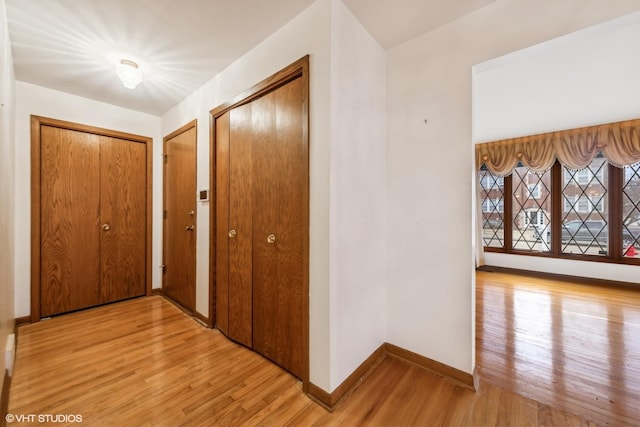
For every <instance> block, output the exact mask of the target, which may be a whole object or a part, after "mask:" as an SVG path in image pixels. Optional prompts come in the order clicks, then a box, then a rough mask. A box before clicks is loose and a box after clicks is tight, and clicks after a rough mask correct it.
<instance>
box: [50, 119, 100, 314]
mask: <svg viewBox="0 0 640 427" xmlns="http://www.w3.org/2000/svg"><path fill="white" fill-rule="evenodd" d="M41 141H42V143H41V146H42V149H41V154H40V156H41V183H40V185H41V188H42V191H41V194H42V195H41V215H40V222H41V241H40V247H41V249H40V250H41V261H40V262H41V264H40V265H41V267H40V284H41V285H40V292H41V316H42V317H47V316H51V315H52V314H57V313H64V312H67V311H73V310H77V309H80V308H85V307H91V306H94V305H97V304H99V303H100V232H101V231H100V136H97V135H93V134H88V133H84V132H77V131H73V130H68V129H61V128H57V127H51V126H42V128H41Z"/></svg>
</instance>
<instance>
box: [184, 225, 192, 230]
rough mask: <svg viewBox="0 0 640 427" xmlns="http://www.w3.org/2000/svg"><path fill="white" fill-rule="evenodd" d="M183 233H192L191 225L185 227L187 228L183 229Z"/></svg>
mask: <svg viewBox="0 0 640 427" xmlns="http://www.w3.org/2000/svg"><path fill="white" fill-rule="evenodd" d="M184 231H193V225H187V226H186V227H185V228H184Z"/></svg>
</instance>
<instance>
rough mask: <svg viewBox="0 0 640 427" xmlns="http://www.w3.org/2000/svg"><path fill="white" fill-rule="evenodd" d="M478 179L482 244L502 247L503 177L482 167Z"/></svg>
mask: <svg viewBox="0 0 640 427" xmlns="http://www.w3.org/2000/svg"><path fill="white" fill-rule="evenodd" d="M479 181H480V189H481V192H480V203H481V204H482V239H483V241H484V245H485V246H486V247H491V248H504V178H503V177H501V176H498V177H497V176H494V175H492V174H491V172H489V171H488V170H487V169H486V168H483V169H481V170H480V172H479Z"/></svg>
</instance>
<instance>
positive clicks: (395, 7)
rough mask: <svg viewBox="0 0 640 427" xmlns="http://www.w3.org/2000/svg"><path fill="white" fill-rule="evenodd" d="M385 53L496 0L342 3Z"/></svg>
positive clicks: (353, 0)
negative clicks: (385, 50)
mask: <svg viewBox="0 0 640 427" xmlns="http://www.w3.org/2000/svg"><path fill="white" fill-rule="evenodd" d="M343 1H344V3H345V4H346V5H347V7H348V8H349V9H350V10H351V12H352V13H353V14H354V15H355V16H356V17H357V18H358V20H360V22H361V23H362V25H363V26H364V27H365V28H366V29H367V30H368V31H369V33H370V34H371V35H372V36H373V37H374V38H375V39H376V40H377V41H378V43H380V45H381V46H382V47H384V48H385V49H390V48H393V47H395V46H397V45H399V44H400V43H403V42H405V41H407V40H411V39H413V38H416V37H417V36H419V35H421V34H424V33H426V32H427V31H430V30H433V29H434V28H437V27H439V26H441V25H444V24H446V23H448V22H451V21H454V20H456V19H457V18H459V17H461V16H464V15H467V14H469V13H471V12H473V11H474V10H476V9H479V8H481V7H483V6H486V5H488V4H489V3H492V2H494V1H495V0H343Z"/></svg>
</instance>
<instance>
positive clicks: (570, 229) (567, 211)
mask: <svg viewBox="0 0 640 427" xmlns="http://www.w3.org/2000/svg"><path fill="white" fill-rule="evenodd" d="M561 167H562V169H563V174H562V175H563V178H564V182H563V183H562V194H563V196H564V199H565V200H567V199H569V198H570V199H572V200H576V199H577V203H575V202H574V203H571V204H569V205H568V206H567V203H565V206H563V208H564V209H563V210H562V228H561V233H562V235H561V236H562V237H561V241H562V253H566V254H581V255H598V256H606V255H608V246H609V235H608V227H607V223H608V221H609V218H608V213H607V212H606V211H605V210H604V202H603V200H604V197H605V195H606V193H607V190H606V188H605V182H606V181H607V178H608V177H607V174H606V171H607V169H608V164H607V162H606V161H605V159H604V158H603V157H596V158H595V159H594V160H593V161H592V162H591V164H590V165H589V166H588V167H586V168H585V169H582V170H579V171H571V170H569V169H566V168H565V167H564V166H561ZM585 177H586V178H587V179H586V180H585Z"/></svg>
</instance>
